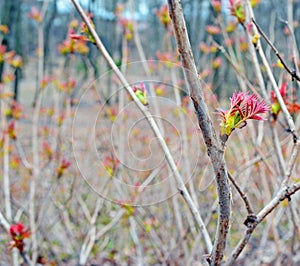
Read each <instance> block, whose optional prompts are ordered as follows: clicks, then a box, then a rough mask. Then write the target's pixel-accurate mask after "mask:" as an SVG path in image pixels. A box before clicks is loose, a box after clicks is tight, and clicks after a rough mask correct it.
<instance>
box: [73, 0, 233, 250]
mask: <svg viewBox="0 0 300 266" xmlns="http://www.w3.org/2000/svg"><path fill="white" fill-rule="evenodd" d="M71 1H72V3H73V5H74V7H75V8H76V9H77V11H78V13H79V14H80V16H81V18H82V20H83V21H84V22H85V23H86V25H87V27H88V29H89V31H90V34H91V35H92V36H93V38H94V40H95V44H96V46H97V47H98V49H99V51H100V52H101V54H102V55H103V57H104V58H105V60H106V61H107V63H108V65H109V66H110V67H111V68H112V70H113V72H114V73H115V74H116V76H117V77H118V78H119V80H120V81H121V83H122V85H123V86H124V88H125V89H126V91H127V92H128V93H129V95H130V96H131V97H132V99H133V100H134V102H135V104H136V105H137V106H138V108H139V109H140V110H141V112H142V113H143V115H144V116H145V118H146V119H147V121H148V123H149V125H150V127H151V129H152V130H153V132H154V134H155V136H156V137H157V140H158V142H159V144H160V147H161V148H162V150H163V152H164V153H165V156H166V160H167V162H168V164H169V166H170V168H171V170H172V172H173V174H174V178H175V179H176V182H177V187H178V190H179V192H180V194H181V195H182V196H183V198H184V200H185V202H186V203H187V204H188V206H189V208H190V211H191V212H192V214H193V216H194V219H195V221H196V222H197V225H198V227H199V229H200V231H201V232H202V233H203V237H204V241H205V244H206V246H207V250H209V251H210V250H211V249H212V244H211V239H210V237H209V234H208V232H207V230H206V227H205V225H204V223H203V220H202V218H201V216H200V213H199V211H198V209H197V208H196V204H195V203H194V201H193V200H192V198H191V196H190V193H189V192H188V190H187V188H186V186H185V184H184V181H183V179H182V177H181V175H180V173H179V171H178V169H177V166H176V164H175V161H174V159H173V157H172V155H171V153H170V151H169V148H168V146H167V144H166V142H165V140H164V138H163V136H162V134H161V132H160V130H159V128H158V126H157V124H156V122H155V120H154V118H153V116H152V115H151V113H150V112H149V110H148V107H146V106H144V105H143V104H142V103H141V102H140V101H139V99H138V98H137V96H136V95H135V93H134V92H133V89H132V88H131V86H130V84H129V83H128V81H127V80H126V78H125V77H124V75H123V74H122V72H121V71H120V70H119V68H118V67H117V66H116V64H115V62H114V60H113V59H112V57H111V56H110V55H109V53H108V52H107V50H106V48H105V47H104V45H103V43H102V41H101V40H100V38H99V36H98V34H97V32H96V31H95V29H94V27H93V26H92V25H91V23H90V21H89V19H88V17H87V15H86V14H85V12H84V11H83V9H82V7H81V5H80V4H79V3H78V1H77V0H71ZM228 193H229V190H228ZM228 197H229V194H228ZM228 223H229V221H228V222H227V224H228Z"/></svg>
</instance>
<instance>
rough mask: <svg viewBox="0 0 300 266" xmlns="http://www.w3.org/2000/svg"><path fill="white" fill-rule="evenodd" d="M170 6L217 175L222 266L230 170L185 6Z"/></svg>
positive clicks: (217, 254) (214, 261)
mask: <svg viewBox="0 0 300 266" xmlns="http://www.w3.org/2000/svg"><path fill="white" fill-rule="evenodd" d="M168 2H169V13H170V17H171V19H172V21H173V26H174V31H175V36H176V42H177V47H178V51H179V54H180V56H181V59H182V64H183V67H184V73H185V78H186V80H187V82H188V85H189V89H190V97H191V99H192V101H193V104H194V108H195V111H196V115H197V118H198V123H199V126H200V128H201V131H202V135H203V138H204V141H205V144H206V147H207V152H208V155H209V157H210V159H211V162H212V164H213V168H214V171H215V174H216V182H217V188H218V196H219V217H218V228H217V232H216V240H215V244H214V248H213V251H212V253H211V257H210V258H209V260H210V263H211V265H220V263H221V261H222V259H223V254H224V251H225V247H226V241H227V235H228V229H229V219H230V209H231V206H230V191H229V185H228V178H227V169H226V164H225V160H224V147H223V146H222V144H221V142H220V140H219V139H218V138H217V135H216V133H215V130H214V129H213V125H212V121H211V118H210V115H209V113H208V108H207V105H206V103H205V102H204V98H203V91H202V86H201V83H200V80H199V78H198V74H197V68H196V65H195V62H194V58H193V54H192V49H191V45H190V42H189V37H188V33H187V28H186V24H185V19H184V16H183V12H182V7H181V3H180V1H179V0H169V1H168Z"/></svg>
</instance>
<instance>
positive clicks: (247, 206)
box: [228, 172, 254, 215]
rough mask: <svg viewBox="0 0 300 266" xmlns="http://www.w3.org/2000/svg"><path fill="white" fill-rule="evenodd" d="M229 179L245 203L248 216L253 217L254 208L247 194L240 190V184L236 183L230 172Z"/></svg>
mask: <svg viewBox="0 0 300 266" xmlns="http://www.w3.org/2000/svg"><path fill="white" fill-rule="evenodd" d="M228 178H229V180H230V181H231V183H232V184H233V186H234V187H235V189H236V190H237V191H238V193H239V194H240V196H241V198H242V200H243V201H244V203H245V206H246V209H247V212H248V215H252V214H253V213H254V211H253V208H252V206H251V204H250V202H249V200H248V198H247V196H246V194H245V193H244V192H243V191H242V189H241V188H240V186H239V185H238V183H237V182H236V181H235V179H234V178H233V177H232V176H231V174H230V173H229V172H228Z"/></svg>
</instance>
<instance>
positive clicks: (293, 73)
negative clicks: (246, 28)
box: [252, 18, 300, 81]
mask: <svg viewBox="0 0 300 266" xmlns="http://www.w3.org/2000/svg"><path fill="white" fill-rule="evenodd" d="M252 22H253V24H254V25H255V26H256V28H257V30H258V31H259V33H260V34H261V36H262V37H263V38H264V39H265V41H266V42H267V43H268V45H269V46H270V47H271V48H272V50H273V52H274V53H275V55H276V56H277V57H278V59H279V60H280V63H281V64H282V65H283V66H284V68H285V70H286V71H287V72H288V73H289V74H290V75H291V77H292V79H296V80H298V81H300V76H299V75H298V73H297V72H296V71H294V70H291V69H290V68H289V66H288V65H287V64H286V63H285V61H284V60H283V58H282V56H281V55H280V53H279V51H278V50H277V49H276V47H275V46H274V44H273V43H272V42H271V41H270V40H269V38H268V37H267V35H266V34H265V33H264V31H263V30H262V29H261V27H260V26H259V25H258V24H257V22H256V21H255V19H254V18H252Z"/></svg>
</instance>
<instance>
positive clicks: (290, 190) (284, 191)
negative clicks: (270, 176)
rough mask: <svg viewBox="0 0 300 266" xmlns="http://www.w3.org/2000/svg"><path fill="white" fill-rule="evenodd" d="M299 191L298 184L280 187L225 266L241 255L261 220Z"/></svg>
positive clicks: (250, 226)
mask: <svg viewBox="0 0 300 266" xmlns="http://www.w3.org/2000/svg"><path fill="white" fill-rule="evenodd" d="M298 190H300V182H298V183H295V184H293V185H292V186H290V187H286V186H282V187H281V189H280V190H279V191H278V192H277V194H276V195H275V197H274V198H273V199H272V200H271V201H270V202H269V203H268V204H267V205H266V206H265V207H264V208H263V209H262V210H261V211H260V212H259V213H258V214H257V216H256V219H254V220H253V223H252V224H249V225H248V228H247V230H246V231H245V233H244V236H243V238H242V239H241V240H240V242H239V243H238V245H237V246H236V248H235V249H234V251H233V252H232V254H231V256H230V257H229V259H228V260H227V261H226V263H225V265H232V264H233V262H234V261H235V260H236V259H237V258H238V256H239V255H240V254H241V252H242V251H243V249H244V248H245V246H246V245H247V243H248V242H249V239H250V237H251V235H252V233H253V231H254V230H255V228H256V227H257V226H258V225H259V224H260V223H261V222H262V221H263V219H264V218H265V217H266V216H267V215H269V214H270V213H271V212H272V211H274V210H275V208H276V207H277V206H278V205H279V204H280V202H281V201H283V200H285V199H288V200H290V199H291V196H292V195H293V194H295V193H296V192H297V191H298Z"/></svg>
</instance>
